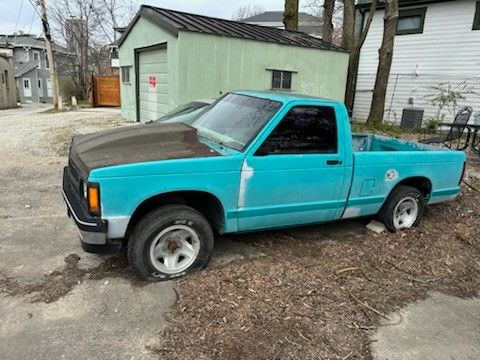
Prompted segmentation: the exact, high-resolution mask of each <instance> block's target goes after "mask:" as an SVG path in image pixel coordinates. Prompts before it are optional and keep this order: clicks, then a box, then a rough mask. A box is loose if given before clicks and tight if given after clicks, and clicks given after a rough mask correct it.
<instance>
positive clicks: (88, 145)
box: [70, 123, 219, 177]
mask: <svg viewBox="0 0 480 360" xmlns="http://www.w3.org/2000/svg"><path fill="white" fill-rule="evenodd" d="M210 156H219V153H217V152H216V151H214V150H212V149H211V148H210V147H208V146H207V145H205V144H202V143H201V142H199V141H198V137H197V130H196V129H195V128H193V127H191V126H189V125H186V124H183V123H171V124H158V123H152V124H146V125H136V126H125V127H121V128H119V129H113V130H106V131H101V132H98V133H94V134H88V135H79V136H75V137H74V138H73V139H72V145H71V148H70V161H71V162H73V163H74V164H75V165H76V167H77V168H78V170H79V171H80V172H81V173H82V175H83V176H85V177H86V176H88V174H89V172H90V171H91V170H92V169H96V168H101V167H107V166H114V165H122V164H131V163H138V162H147V161H157V160H169V159H184V158H195V157H210Z"/></svg>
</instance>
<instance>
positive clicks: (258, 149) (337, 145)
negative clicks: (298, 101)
mask: <svg viewBox="0 0 480 360" xmlns="http://www.w3.org/2000/svg"><path fill="white" fill-rule="evenodd" d="M309 107H314V108H320V107H329V108H331V109H332V111H333V115H334V116H335V119H334V120H335V129H336V135H337V136H336V151H335V152H331V153H329V152H298V153H271V154H268V155H269V156H270V155H272V156H273V155H275V156H278V155H284V156H285V155H287V156H297V155H302V156H306V155H314V156H319V155H328V156H332V155H338V154H339V153H340V138H339V126H338V117H337V109H336V107H335V106H333V105H331V104H330V105H329V104H307V105H303V104H302V105H293V106H291V107H290V108H288V109H286V111H285V112H284V113H283V115H281V118H280V121H278V122H277V123H276V124H275V126H273V128H272V129H271V130H270V132H268V134H267V136H266V137H265V138H264V139H263V141H262V142H261V143H260V145H259V146H257V148H256V149H254V151H253V156H255V157H262V156H265V155H264V154H261V153H259V151H260V150H261V149H262V147H263V145H264V144H265V143H266V142H267V140H268V139H269V137H270V135H272V134H273V132H274V131H275V130H276V129H277V127H278V126H279V125H280V123H281V122H282V121H283V120H284V119H285V117H286V116H287V115H288V113H289V112H290V111H292V110H293V109H295V108H309Z"/></svg>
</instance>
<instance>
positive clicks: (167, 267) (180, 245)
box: [150, 225, 200, 274]
mask: <svg viewBox="0 0 480 360" xmlns="http://www.w3.org/2000/svg"><path fill="white" fill-rule="evenodd" d="M199 251H200V239H199V238H198V235H197V233H196V232H195V230H194V229H192V228H191V227H189V226H186V225H172V226H169V227H167V228H165V229H163V230H162V231H161V232H160V233H159V234H158V235H157V236H156V237H155V239H153V241H152V244H151V245H150V262H151V263H152V265H153V267H155V268H156V269H157V270H158V271H160V272H162V273H165V274H177V273H180V272H182V271H185V270H186V269H188V268H189V267H190V266H191V265H192V264H193V263H194V262H195V260H196V259H197V257H198V253H199Z"/></svg>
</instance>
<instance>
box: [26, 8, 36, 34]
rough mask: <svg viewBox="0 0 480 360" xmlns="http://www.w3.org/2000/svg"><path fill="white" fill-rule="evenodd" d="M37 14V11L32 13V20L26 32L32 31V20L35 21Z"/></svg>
mask: <svg viewBox="0 0 480 360" xmlns="http://www.w3.org/2000/svg"><path fill="white" fill-rule="evenodd" d="M37 15H38V14H37V13H33V16H32V20H31V21H30V27H29V28H28V33H29V34H31V33H32V26H33V22H34V21H35V19H36V17H37Z"/></svg>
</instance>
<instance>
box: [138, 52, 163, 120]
mask: <svg viewBox="0 0 480 360" xmlns="http://www.w3.org/2000/svg"><path fill="white" fill-rule="evenodd" d="M138 61H139V82H140V83H139V105H140V121H142V122H145V121H149V120H156V119H158V118H159V117H160V116H161V115H163V114H165V113H166V112H167V111H168V76H167V75H168V64H167V50H166V49H161V50H149V51H144V52H141V53H140V54H139V57H138Z"/></svg>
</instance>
